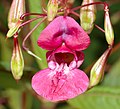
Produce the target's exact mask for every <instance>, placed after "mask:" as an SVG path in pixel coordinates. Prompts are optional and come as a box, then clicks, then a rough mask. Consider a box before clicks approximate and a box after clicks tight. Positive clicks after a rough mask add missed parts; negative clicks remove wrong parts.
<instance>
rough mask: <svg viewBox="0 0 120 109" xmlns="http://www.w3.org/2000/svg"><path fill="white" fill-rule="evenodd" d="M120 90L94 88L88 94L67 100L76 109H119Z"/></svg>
mask: <svg viewBox="0 0 120 109" xmlns="http://www.w3.org/2000/svg"><path fill="white" fill-rule="evenodd" d="M119 96H120V88H116V89H115V88H112V87H101V86H99V87H95V88H92V89H91V90H89V91H88V92H86V93H84V94H82V95H80V96H78V97H76V98H74V99H72V100H69V101H68V103H69V104H70V105H72V106H73V107H75V108H77V109H119V106H120V97H119Z"/></svg>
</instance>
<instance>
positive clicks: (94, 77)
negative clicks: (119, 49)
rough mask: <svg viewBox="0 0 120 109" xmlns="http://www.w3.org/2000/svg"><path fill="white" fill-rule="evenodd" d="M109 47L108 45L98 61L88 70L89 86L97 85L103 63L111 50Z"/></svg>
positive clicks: (102, 73)
mask: <svg viewBox="0 0 120 109" xmlns="http://www.w3.org/2000/svg"><path fill="white" fill-rule="evenodd" d="M111 49H112V48H111V47H109V48H108V49H107V50H106V51H105V52H104V53H103V55H102V56H101V57H100V58H99V59H98V61H97V62H96V63H95V64H94V65H93V67H92V69H91V72H90V84H89V88H91V87H93V86H95V85H97V84H98V83H99V82H100V81H101V80H102V78H103V76H104V70H105V65H106V62H107V59H108V56H109V54H110V52H111Z"/></svg>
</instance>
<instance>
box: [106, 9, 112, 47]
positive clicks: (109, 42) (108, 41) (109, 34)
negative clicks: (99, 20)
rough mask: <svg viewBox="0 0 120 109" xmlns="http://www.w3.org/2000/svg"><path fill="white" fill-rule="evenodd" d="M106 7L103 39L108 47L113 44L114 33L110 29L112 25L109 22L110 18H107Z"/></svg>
mask: <svg viewBox="0 0 120 109" xmlns="http://www.w3.org/2000/svg"><path fill="white" fill-rule="evenodd" d="M108 11H109V10H108V7H106V9H105V21H104V28H105V37H106V40H107V43H108V44H109V45H113V42H114V31H113V28H112V24H111V21H110V16H109V12H108Z"/></svg>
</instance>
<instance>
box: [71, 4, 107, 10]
mask: <svg viewBox="0 0 120 109" xmlns="http://www.w3.org/2000/svg"><path fill="white" fill-rule="evenodd" d="M90 5H104V9H106V8H108V4H107V3H106V2H93V3H88V4H85V5H82V6H78V7H75V8H73V9H71V10H72V11H75V10H78V9H80V8H83V7H85V6H90Z"/></svg>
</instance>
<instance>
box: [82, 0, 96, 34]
mask: <svg viewBox="0 0 120 109" xmlns="http://www.w3.org/2000/svg"><path fill="white" fill-rule="evenodd" d="M93 2H94V0H83V2H82V5H85V4H89V3H93ZM95 19H96V7H95V5H90V6H85V7H82V8H81V9H80V22H81V27H82V28H83V29H84V30H85V31H86V32H87V33H88V34H90V33H91V31H92V30H93V27H94V21H95Z"/></svg>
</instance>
